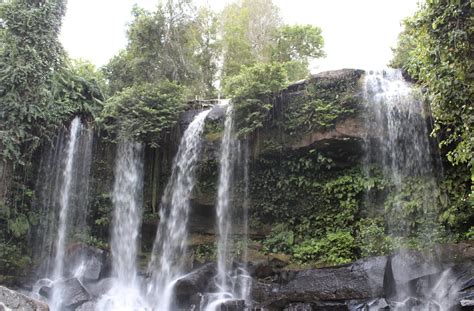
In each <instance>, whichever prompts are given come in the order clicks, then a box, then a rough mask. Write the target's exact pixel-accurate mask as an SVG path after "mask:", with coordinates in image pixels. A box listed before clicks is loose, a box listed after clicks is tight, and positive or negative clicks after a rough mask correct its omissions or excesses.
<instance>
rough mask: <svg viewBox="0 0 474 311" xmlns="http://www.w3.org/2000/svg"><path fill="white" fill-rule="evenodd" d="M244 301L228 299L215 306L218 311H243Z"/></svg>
mask: <svg viewBox="0 0 474 311" xmlns="http://www.w3.org/2000/svg"><path fill="white" fill-rule="evenodd" d="M244 309H245V300H242V299H230V300H227V301H226V302H223V303H222V304H220V305H219V306H217V308H216V310H218V311H244Z"/></svg>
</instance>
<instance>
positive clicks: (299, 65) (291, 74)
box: [272, 25, 325, 81]
mask: <svg viewBox="0 0 474 311" xmlns="http://www.w3.org/2000/svg"><path fill="white" fill-rule="evenodd" d="M275 41H276V43H275V46H274V47H273V49H272V60H273V61H274V62H280V63H283V64H285V67H286V69H287V71H288V78H289V80H290V81H297V80H300V79H304V78H306V77H307V76H308V74H309V71H308V64H309V61H310V60H311V59H315V58H320V57H323V56H324V55H325V54H324V52H323V45H324V40H323V37H322V35H321V29H320V28H319V27H316V26H313V25H291V26H290V25H285V26H283V27H280V28H279V29H278V34H277V35H276V36H275Z"/></svg>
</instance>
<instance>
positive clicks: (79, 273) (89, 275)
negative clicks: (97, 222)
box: [66, 243, 107, 281]
mask: <svg viewBox="0 0 474 311" xmlns="http://www.w3.org/2000/svg"><path fill="white" fill-rule="evenodd" d="M106 261H107V254H106V252H105V251H103V250H101V249H99V248H96V247H93V246H90V245H85V244H82V243H77V244H73V245H72V246H70V247H69V249H68V255H67V260H66V262H67V263H68V265H67V267H68V269H67V270H68V271H69V274H70V275H71V276H74V277H77V278H79V279H81V280H87V281H94V280H98V279H99V278H100V277H101V275H103V270H104V267H105V266H106Z"/></svg>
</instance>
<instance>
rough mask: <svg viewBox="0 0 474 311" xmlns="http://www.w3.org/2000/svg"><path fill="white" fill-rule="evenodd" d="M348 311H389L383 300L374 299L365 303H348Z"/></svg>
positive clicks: (386, 303)
mask: <svg viewBox="0 0 474 311" xmlns="http://www.w3.org/2000/svg"><path fill="white" fill-rule="evenodd" d="M348 309H349V310H350V311H369V310H390V306H389V304H388V302H387V301H386V300H385V298H376V299H370V300H368V301H365V302H360V301H359V302H349V303H348Z"/></svg>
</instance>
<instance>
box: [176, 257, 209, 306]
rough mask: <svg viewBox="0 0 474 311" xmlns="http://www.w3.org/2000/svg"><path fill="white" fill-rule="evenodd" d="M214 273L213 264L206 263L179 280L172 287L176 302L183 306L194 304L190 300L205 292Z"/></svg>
mask: <svg viewBox="0 0 474 311" xmlns="http://www.w3.org/2000/svg"><path fill="white" fill-rule="evenodd" d="M215 271H216V265H215V264H214V263H207V264H205V265H203V266H201V267H199V268H198V269H196V270H194V271H192V272H191V273H189V274H187V275H185V276H184V277H182V278H181V279H179V280H178V281H177V282H176V285H175V287H174V292H175V296H176V300H177V301H179V302H180V304H183V305H187V304H190V303H192V302H194V301H191V300H195V299H191V298H193V296H195V295H196V294H198V293H204V292H206V291H207V288H208V286H209V282H210V281H211V280H212V277H213V276H214V274H215Z"/></svg>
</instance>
